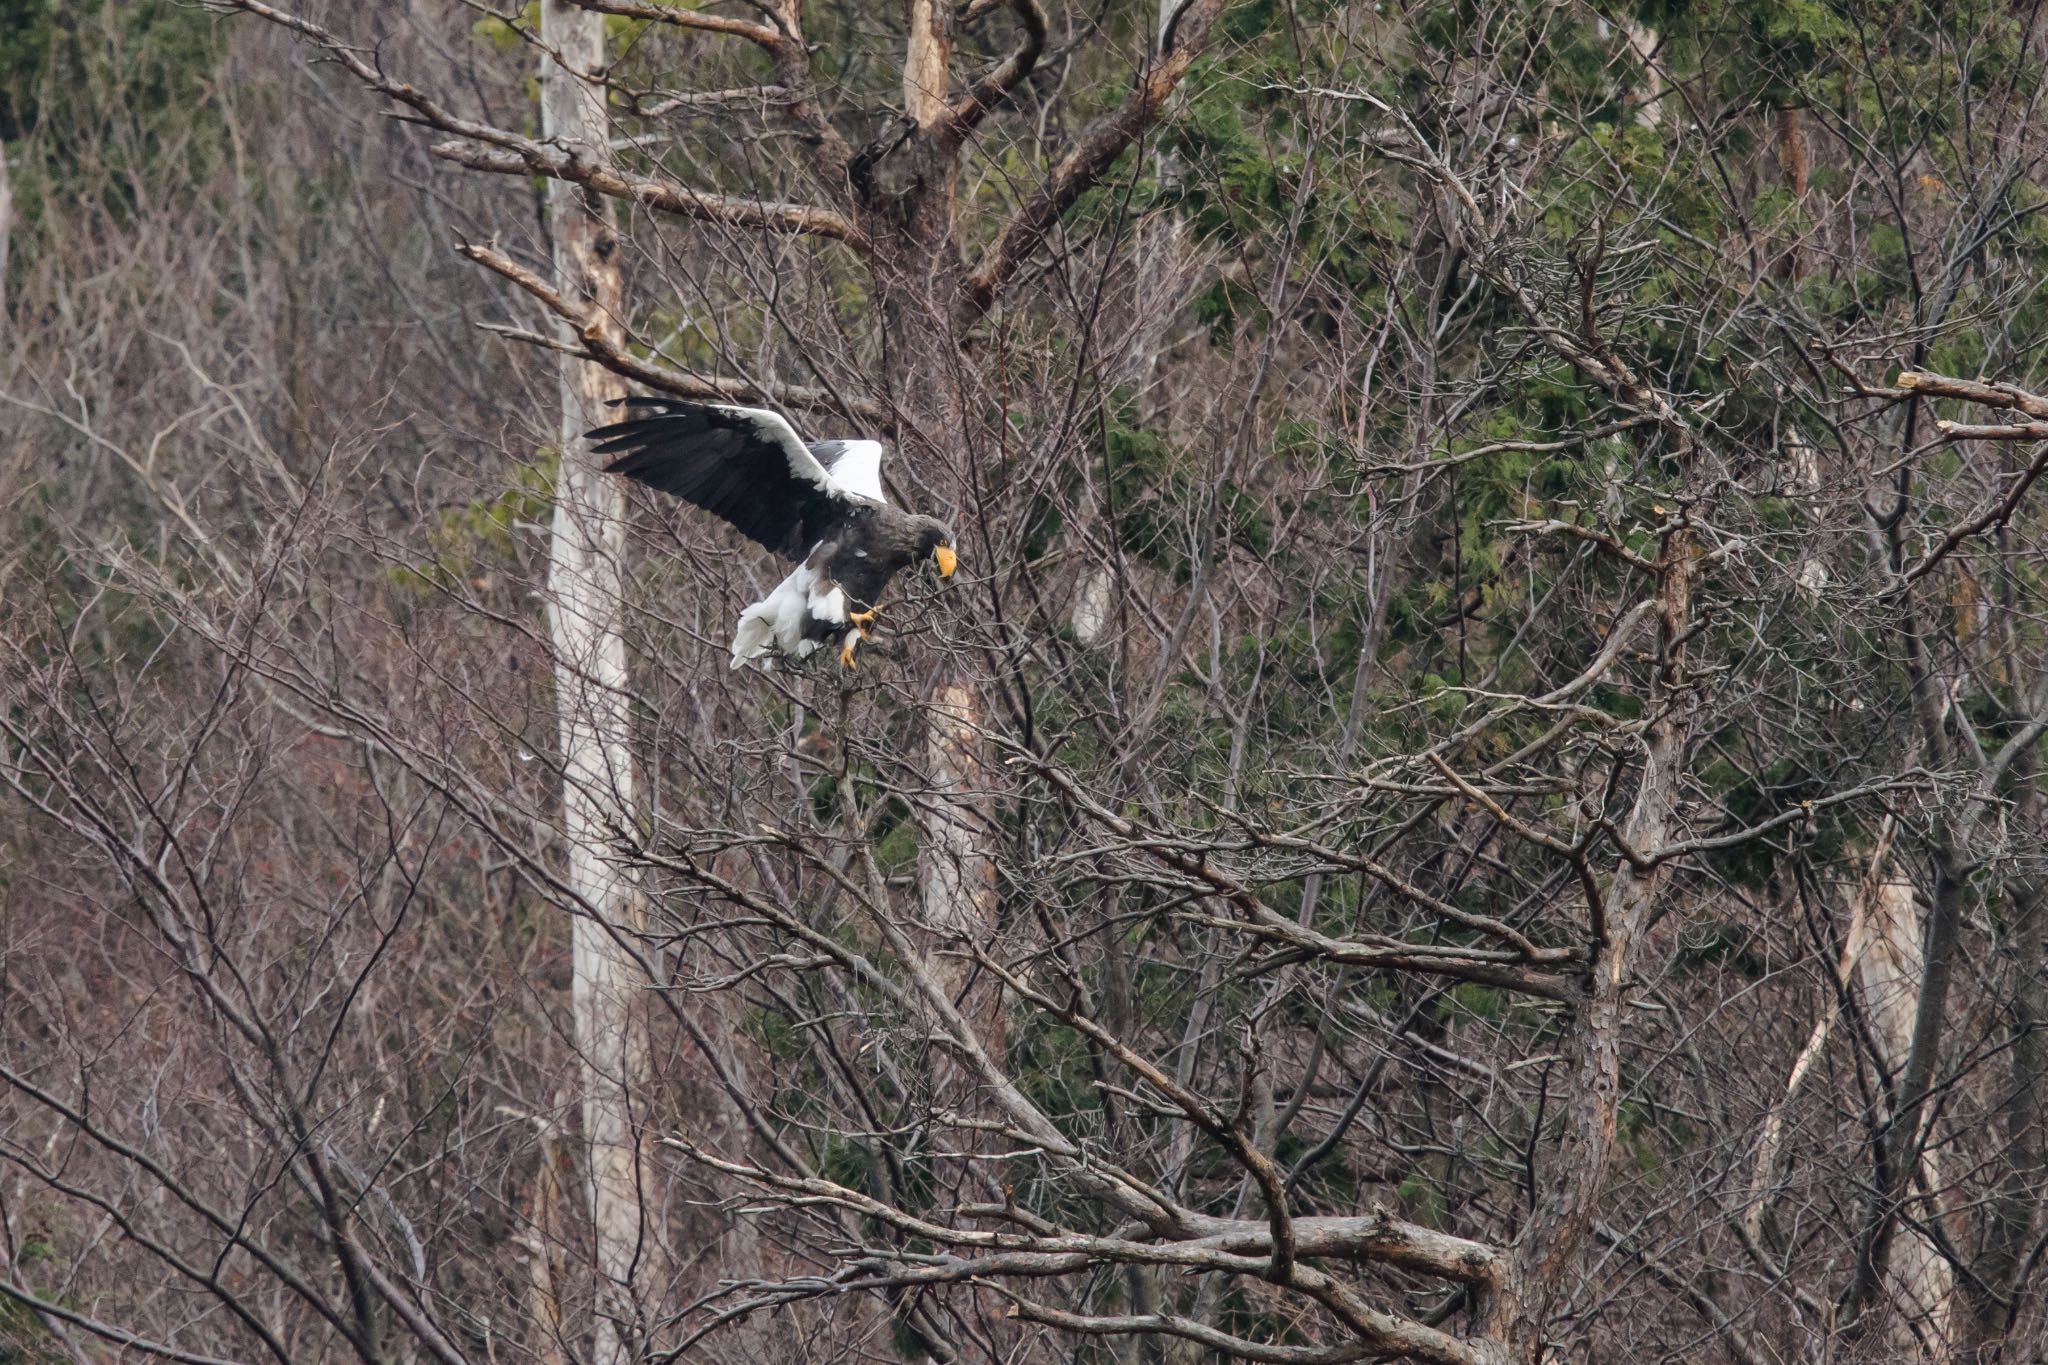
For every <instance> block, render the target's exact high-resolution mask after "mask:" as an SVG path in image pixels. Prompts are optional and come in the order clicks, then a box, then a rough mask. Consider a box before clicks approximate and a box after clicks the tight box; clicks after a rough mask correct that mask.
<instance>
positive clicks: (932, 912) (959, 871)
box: [918, 680, 1003, 1102]
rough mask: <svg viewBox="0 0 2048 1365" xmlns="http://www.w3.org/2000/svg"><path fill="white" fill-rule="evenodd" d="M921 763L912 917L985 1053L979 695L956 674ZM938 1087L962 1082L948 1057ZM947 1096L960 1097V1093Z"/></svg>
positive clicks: (991, 867) (989, 1009) (984, 788)
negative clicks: (925, 794)
mask: <svg viewBox="0 0 2048 1365" xmlns="http://www.w3.org/2000/svg"><path fill="white" fill-rule="evenodd" d="M925 724H926V727H927V729H926V731H925V771H926V774H927V775H928V776H929V777H930V779H931V792H932V799H931V801H930V802H929V804H928V805H927V806H926V808H925V813H924V820H923V824H924V829H923V835H924V845H923V848H922V850H921V857H920V860H919V861H920V866H919V868H918V910H919V918H920V919H921V920H922V921H923V923H924V925H925V927H926V929H927V930H928V931H929V932H930V938H929V940H928V941H929V942H930V944H931V948H930V956H931V971H932V973H933V975H934V976H936V977H937V978H938V980H939V981H940V982H941V983H942V984H943V985H944V987H945V991H946V994H947V995H948V996H949V997H950V998H951V999H952V1000H953V1002H954V1003H955V1004H956V1005H958V1006H959V1007H960V1012H961V1013H962V1014H964V1015H965V1016H966V1017H967V1018H968V1019H969V1020H970V1021H971V1022H972V1023H973V1024H974V1026H975V1030H976V1032H977V1034H979V1036H980V1038H981V1042H982V1045H983V1046H984V1047H986V1048H987V1049H988V1051H989V1052H990V1054H991V1055H993V1056H996V1057H1000V1056H1002V1052H1003V1037H1002V1005H1001V992H1000V991H999V990H998V989H997V987H996V983H995V980H994V978H993V977H992V976H990V975H989V974H988V973H986V972H979V971H977V969H976V966H975V963H974V960H973V958H972V956H971V954H970V951H969V948H970V945H980V946H983V947H986V946H988V945H989V944H990V942H991V941H992V940H993V938H994V936H995V928H996V868H995V863H994V861H993V860H992V859H991V858H990V857H989V854H988V850H987V848H986V847H984V846H983V844H982V840H984V839H987V838H989V837H991V834H990V831H991V828H992V824H993V821H992V818H991V811H990V809H989V781H988V770H987V766H986V762H985V758H984V755H983V751H982V750H983V744H982V737H981V703H980V700H979V699H978V698H977V697H976V696H975V693H974V689H973V688H972V687H969V686H968V685H967V684H966V683H964V682H960V681H957V680H954V681H949V682H945V683H942V684H940V685H939V687H938V688H936V689H935V690H934V691H933V693H932V699H931V705H930V707H929V709H928V710H927V711H926V713H925ZM938 1078H939V1080H940V1081H941V1089H942V1090H944V1089H946V1088H952V1087H951V1086H950V1084H949V1083H953V1082H960V1083H964V1080H965V1077H964V1073H961V1072H960V1070H959V1068H958V1067H956V1066H955V1065H954V1064H953V1063H952V1062H951V1060H950V1059H947V1058H943V1057H942V1059H941V1061H940V1063H939V1077H938ZM949 1098H951V1099H953V1100H954V1101H955V1102H960V1101H961V1100H963V1099H964V1096H961V1095H958V1094H955V1095H953V1096H950V1097H949Z"/></svg>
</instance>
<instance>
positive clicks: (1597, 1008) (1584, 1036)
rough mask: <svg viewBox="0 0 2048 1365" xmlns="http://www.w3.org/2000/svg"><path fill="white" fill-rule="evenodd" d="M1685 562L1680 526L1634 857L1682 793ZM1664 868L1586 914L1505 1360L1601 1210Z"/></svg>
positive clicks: (1528, 1356) (1502, 1319) (1625, 870)
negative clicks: (1581, 970)
mask: <svg viewBox="0 0 2048 1365" xmlns="http://www.w3.org/2000/svg"><path fill="white" fill-rule="evenodd" d="M1693 554H1694V539H1693V534H1692V532H1691V531H1690V530H1689V529H1687V528H1685V527H1679V528H1676V529H1674V530H1673V531H1672V532H1671V533H1670V534H1669V535H1667V536H1666V537H1665V540H1664V546H1663V553H1662V554H1661V556H1660V557H1659V559H1658V561H1657V573H1658V587H1657V608H1658V619H1659V637H1660V639H1659V655H1658V662H1657V671H1656V675H1655V681H1654V683H1653V685H1652V687H1651V689H1650V702H1649V707H1650V709H1651V710H1653V711H1661V712H1662V716H1661V718H1660V719H1658V720H1657V721H1656V722H1655V723H1654V724H1652V725H1651V727H1650V730H1649V736H1648V739H1649V743H1648V752H1647V753H1646V755H1645V759H1644V763H1643V770H1642V775H1641V777H1640V778H1639V779H1638V785H1637V788H1636V795H1635V801H1634V803H1633V805H1632V806H1631V807H1630V809H1629V813H1628V819H1627V820H1626V821H1625V822H1624V825H1623V830H1622V834H1623V838H1624V839H1625V840H1626V841H1627V846H1628V847H1629V848H1630V849H1634V850H1638V851H1644V852H1647V851H1652V850H1655V849H1658V848H1660V847H1662V846H1663V845H1664V844H1666V843H1668V842H1669V841H1670V839H1671V835H1672V831H1673V829H1674V824H1675V821H1676V819H1677V814H1678V803H1679V800H1680V797H1681V796H1682V795H1683V786H1684V780H1685V760H1686V753H1687V751H1688V749H1689V748H1690V746H1691V742H1692V729H1693V707H1692V704H1691V702H1690V700H1689V698H1688V697H1687V695H1686V693H1687V691H1688V690H1689V683H1688V681H1687V679H1686V676H1685V640H1686V637H1687V635H1688V634H1689V633H1690V631H1691V627H1692V619H1693V581H1692V560H1693ZM1668 866H1669V864H1666V863H1657V864H1654V865H1652V866H1649V867H1638V866H1637V865H1635V864H1634V863H1632V862H1630V861H1629V860H1627V859H1626V858H1624V859H1623V860H1622V861H1621V863H1620V865H1619V866H1618V867H1617V868H1616V870H1615V876H1614V882H1613V886H1612V888H1611V889H1610V890H1609V891H1608V892H1607V895H1606V897H1605V905H1604V907H1597V908H1595V909H1594V911H1593V914H1594V923H1593V926H1592V928H1593V935H1592V938H1593V962H1592V967H1591V971H1590V972H1589V974H1588V980H1587V983H1586V988H1585V993H1584V995H1583V996H1582V997H1581V998H1580V999H1579V1001H1578V1002H1577V1004H1576V1006H1575V1008H1574V1010H1573V1013H1572V1016H1571V1019H1570V1022H1569V1023H1568V1024H1567V1025H1566V1026H1565V1030H1564V1036H1563V1037H1562V1039H1560V1042H1559V1047H1558V1051H1559V1053H1560V1055H1561V1056H1562V1058H1563V1059H1564V1063H1565V1065H1566V1066H1567V1067H1569V1069H1570V1070H1569V1079H1568V1081H1567V1083H1566V1087H1565V1089H1564V1091H1563V1093H1562V1094H1561V1095H1560V1096H1559V1101H1558V1105H1559V1108H1560V1109H1561V1110H1562V1112H1563V1114H1564V1131H1563V1133H1562V1134H1561V1135H1560V1137H1559V1141H1558V1145H1557V1149H1556V1151H1555V1152H1553V1153H1552V1154H1551V1156H1550V1169H1549V1171H1548V1172H1547V1173H1546V1175H1545V1178H1544V1180H1543V1182H1542V1184H1541V1186H1540V1188H1539V1191H1538V1195H1537V1198H1536V1201H1535V1207H1534V1208H1532V1209H1531V1210H1530V1214H1529V1221H1528V1222H1527V1224H1525V1225H1524V1227H1523V1228H1522V1233H1521V1236H1520V1238H1519V1239H1518V1240H1517V1242H1516V1245H1515V1256H1514V1262H1513V1265H1512V1266H1511V1267H1510V1270H1509V1273H1508V1275H1507V1276H1506V1279H1505V1281H1504V1283H1503V1285H1502V1287H1501V1289H1500V1290H1499V1292H1498V1293H1497V1295H1496V1301H1495V1302H1493V1303H1489V1304H1486V1305H1483V1307H1484V1309H1485V1318H1486V1321H1487V1326H1488V1329H1489V1330H1488V1333H1487V1334H1488V1335H1489V1336H1492V1337H1494V1338H1496V1339H1504V1340H1505V1341H1506V1342H1507V1355H1508V1357H1509V1358H1511V1359H1514V1360H1518V1361H1528V1362H1535V1361H1539V1360H1542V1359H1543V1358H1544V1354H1545V1348H1544V1343H1543V1328H1544V1324H1545V1322H1546V1321H1547V1320H1548V1319H1549V1316H1550V1308H1551V1305H1552V1303H1553V1302H1554V1301H1555V1299H1556V1298H1557V1296H1558V1294H1559V1292H1560V1291H1561V1290H1562V1288H1563V1281H1564V1276H1565V1273H1566V1272H1567V1271H1568V1270H1570V1269H1571V1268H1572V1266H1573V1264H1574V1262H1575V1261H1576V1259H1577V1256H1578V1249H1579V1247H1580V1245H1581V1244H1582V1243H1583V1242H1584V1241H1585V1239H1586V1234H1587V1232H1588V1231H1590V1230H1591V1228H1592V1226H1593V1222H1594V1219H1595V1217H1596V1215H1597V1214H1598V1211H1599V1203H1600V1195H1601V1192H1602V1191H1603V1190H1604V1189H1605V1187H1606V1183H1607V1171H1608V1167H1609V1166H1610V1165H1611V1164H1612V1162H1613V1158H1614V1149H1615V1135H1616V1129H1617V1124H1618V1121H1619V1117H1620V1110H1621V1050H1622V1038H1623V1030H1624V1027H1625V1025H1626V1023H1627V1017H1626V1016H1627V1011H1628V1002H1627V992H1628V988H1629V987H1630V985H1631V984H1632V983H1633V977H1634V972H1635V963H1636V958H1637V956H1638V952H1639V949H1640V946H1641V943H1642V938H1643V931H1644V930H1645V929H1646V928H1647V927H1648V925H1649V922H1650V916H1651V914H1652V913H1653V912H1654V911H1655V909H1656V907H1657V903H1658V900H1659V898H1660V896H1661V895H1662V891H1663V887H1664V883H1665V881H1666V880H1667V877H1666V872H1667V869H1668Z"/></svg>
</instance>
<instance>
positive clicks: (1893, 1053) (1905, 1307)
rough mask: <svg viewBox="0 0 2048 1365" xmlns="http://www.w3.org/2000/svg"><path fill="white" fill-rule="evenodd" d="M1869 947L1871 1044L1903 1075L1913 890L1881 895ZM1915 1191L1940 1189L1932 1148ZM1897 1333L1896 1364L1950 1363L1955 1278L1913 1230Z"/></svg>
mask: <svg viewBox="0 0 2048 1365" xmlns="http://www.w3.org/2000/svg"><path fill="white" fill-rule="evenodd" d="M1865 928H1866V932H1867V936H1868V937H1867V944H1866V946H1865V947H1864V948H1863V951H1862V955H1861V957H1860V958H1859V959H1858V960H1857V963H1856V991H1857V996H1858V999H1859V1001H1860V1002H1861V1004H1862V1006H1863V1009H1864V1012H1865V1015H1866V1017H1867V1018H1868V1019H1869V1020H1870V1032H1871V1035H1872V1040H1873V1041H1874V1043H1875V1044H1876V1046H1877V1048H1878V1050H1879V1051H1880V1052H1881V1053H1882V1054H1883V1059H1884V1065H1885V1068H1886V1069H1887V1070H1889V1071H1891V1072H1892V1073H1893V1074H1895V1075H1896V1074H1898V1073H1899V1072H1901V1071H1902V1070H1903V1069H1904V1067H1905V1064H1906V1054H1907V1052H1908V1051H1909V1050H1910V1049H1911V1047H1912V1043H1913V1019H1914V1013H1915V1009H1916V1002H1917V1000H1918V998H1919V993H1920V978H1921V977H1922V975H1924V974H1925V971H1926V966H1927V963H1926V957H1925V954H1924V953H1923V951H1922V941H1921V933H1920V915H1919V912H1918V910H1917V908H1916V907H1915V905H1914V902H1913V888H1912V887H1911V886H1910V885H1908V884H1906V883H1905V882H1900V881H1888V882H1885V883H1883V884H1882V885H1880V886H1878V887H1877V888H1876V894H1875V895H1874V896H1873V897H1872V898H1871V900H1870V902H1869V905H1868V908H1867V911H1866V918H1865ZM1920 1149H1921V1156H1920V1169H1919V1172H1918V1180H1917V1181H1916V1182H1915V1183H1917V1184H1920V1185H1923V1186H1924V1187H1925V1188H1926V1189H1929V1190H1939V1189H1941V1170H1940V1166H1939V1158H1938V1157H1937V1155H1936V1145H1935V1144H1934V1143H1932V1142H1929V1143H1923V1144H1920ZM1916 1202H1918V1204H1919V1208H1918V1209H1917V1210H1916V1213H1917V1218H1916V1219H1915V1221H1916V1222H1918V1223H1922V1224H1925V1223H1932V1222H1935V1221H1937V1220H1938V1219H1939V1218H1940V1217H1941V1211H1940V1209H1939V1207H1938V1206H1937V1205H1936V1203H1935V1201H1933V1200H1931V1199H1925V1198H1922V1199H1920V1200H1918V1201H1916ZM1886 1289H1887V1290H1888V1292H1889V1294H1890V1297H1891V1300H1892V1306H1893V1308H1894V1309H1895V1310H1896V1314H1897V1316H1896V1318H1895V1319H1894V1321H1895V1322H1896V1324H1897V1326H1896V1327H1895V1328H1894V1329H1893V1330H1892V1331H1891V1333H1890V1334H1889V1338H1888V1340H1887V1343H1886V1344H1887V1345H1888V1346H1889V1347H1890V1348H1891V1349H1892V1350H1893V1351H1895V1352H1897V1353H1898V1354H1897V1355H1896V1356H1895V1358H1896V1359H1901V1360H1904V1359H1918V1360H1923V1361H1932V1362H1939V1361H1945V1360H1947V1359H1949V1357H1950V1355H1951V1354H1952V1349H1951V1348H1952V1346H1953V1343H1954V1340H1955V1328H1956V1325H1957V1318H1956V1309H1957V1304H1956V1282H1955V1271H1954V1269H1953V1268H1952V1267H1951V1266H1950V1265H1949V1263H1948V1261H1947V1260H1946V1259H1945V1258H1944V1257H1943V1256H1942V1254H1941V1252H1940V1250H1939V1249H1938V1248H1937V1247H1936V1246H1935V1245H1934V1243H1933V1242H1932V1241H1930V1240H1929V1239H1928V1237H1927V1236H1926V1235H1925V1234H1923V1233H1921V1232H1920V1231H1918V1230H1917V1228H1915V1227H1912V1226H1907V1227H1901V1228H1900V1229H1899V1233H1898V1242H1897V1243H1896V1244H1895V1245H1894V1246H1893V1248H1892V1255H1891V1262H1890V1265H1889V1267H1888V1272H1887V1275H1886Z"/></svg>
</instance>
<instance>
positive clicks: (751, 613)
mask: <svg viewBox="0 0 2048 1365" xmlns="http://www.w3.org/2000/svg"><path fill="white" fill-rule="evenodd" d="M612 406H613V407H624V408H625V409H626V410H627V411H628V412H633V413H641V414H645V415H644V416H635V417H632V418H631V419H629V420H627V421H624V422H615V423H613V424H612V425H610V426H605V427H599V428H597V429H596V430H595V431H592V432H590V433H589V435H588V436H587V438H586V439H588V440H589V441H590V442H591V443H592V448H593V449H594V450H595V451H596V452H597V453H598V454H600V455H616V456H617V457H618V458H617V459H615V460H613V461H612V462H611V463H610V464H608V465H606V466H605V472H606V473H608V474H623V475H625V476H626V477H627V478H629V479H634V480H637V481H638V482H640V483H644V484H646V485H647V486H648V487H649V488H659V489H660V490H661V491H662V492H664V493H673V494H675V495H676V496H677V497H679V498H681V499H683V500H684V501H685V502H690V503H694V504H696V505H697V506H699V507H701V508H703V509H704V510H705V511H707V512H709V513H711V514H712V515H713V516H716V517H720V518H722V519H724V520H725V521H728V522H731V523H732V525H733V527H734V528H735V529H736V530H738V531H739V532H740V534H742V535H744V536H747V537H748V538H750V539H752V540H756V541H759V542H760V543H761V544H763V545H765V546H767V547H768V548H769V549H771V550H773V551H775V553H777V554H779V555H783V556H785V557H787V558H790V559H795V560H796V561H797V566H796V568H795V569H794V570H793V571H791V573H790V575H789V577H787V578H785V579H783V580H782V582H781V583H780V584H779V585H777V587H776V589H775V591H773V592H771V593H769V594H768V595H767V596H766V597H764V598H762V599H761V600H760V601H758V602H756V603H754V604H753V605H752V606H750V607H748V608H747V609H746V610H745V611H743V612H741V613H740V621H739V627H738V628H737V629H736V630H735V631H734V632H733V637H732V666H733V667H734V668H738V667H739V666H740V665H741V664H743V663H759V664H760V665H761V666H762V667H764V668H766V667H768V666H769V664H770V662H771V661H772V656H774V655H777V654H780V655H783V656H785V657H790V658H798V659H801V658H804V657H806V656H808V655H809V654H810V653H811V652H812V651H813V650H815V649H817V648H818V646H819V645H821V644H823V643H825V642H826V641H828V640H837V641H838V642H839V662H840V664H841V665H842V666H844V667H846V668H852V667H853V651H854V647H855V646H856V645H858V644H859V643H860V642H861V641H862V640H865V639H866V638H867V636H868V631H869V628H870V627H871V626H873V624H874V620H875V609H876V604H877V603H878V602H880V600H881V596H882V590H883V589H884V588H886V587H888V586H889V580H890V579H892V578H894V577H895V576H896V574H897V572H898V571H899V570H901V569H906V568H909V567H910V566H911V565H912V564H915V563H918V562H919V561H920V560H925V559H929V560H931V561H932V562H933V563H934V564H936V565H938V568H939V577H941V578H950V577H952V576H953V568H954V564H955V563H956V561H955V558H954V555H953V532H952V531H951V530H950V529H948V528H947V526H946V524H945V523H944V522H942V521H939V520H937V519H936V518H933V517H919V516H912V515H911V514H910V513H908V512H902V511H898V510H897V509H896V508H894V507H891V506H890V505H889V500H888V499H887V498H886V497H884V496H883V495H882V443H881V442H880V441H810V442H806V441H805V440H804V439H803V438H802V437H800V436H798V435H797V434H796V432H795V430H794V429H792V428H791V427H790V425H789V423H788V422H785V421H784V420H782V418H781V417H780V416H779V415H777V414H776V413H772V412H768V411H766V410H764V409H761V408H740V407H729V406H726V405H725V404H721V403H684V402H677V401H675V400H672V399H667V398H621V399H618V400H617V401H615V402H614V403H613V404H612Z"/></svg>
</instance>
